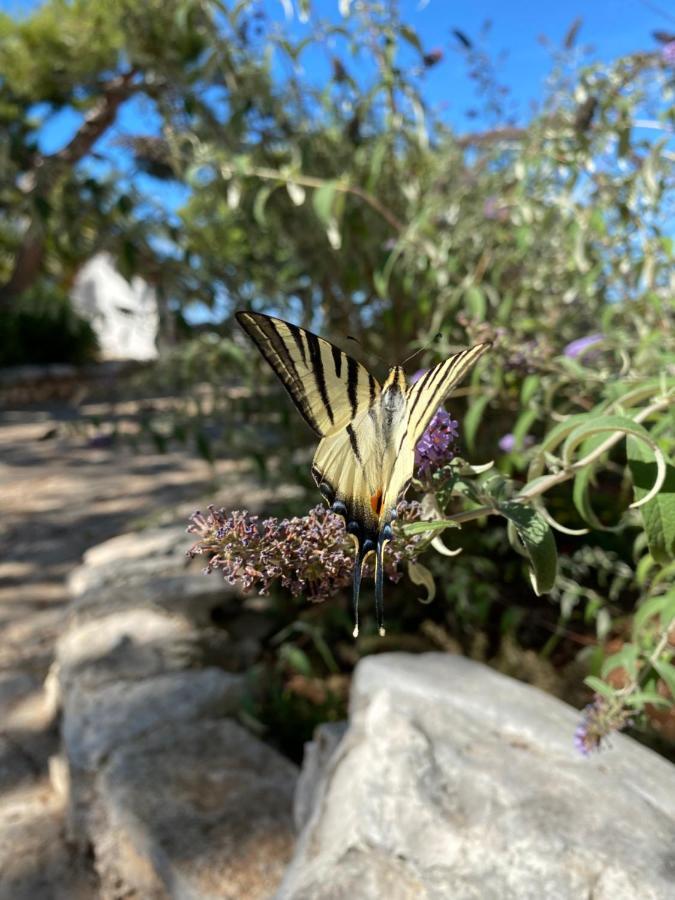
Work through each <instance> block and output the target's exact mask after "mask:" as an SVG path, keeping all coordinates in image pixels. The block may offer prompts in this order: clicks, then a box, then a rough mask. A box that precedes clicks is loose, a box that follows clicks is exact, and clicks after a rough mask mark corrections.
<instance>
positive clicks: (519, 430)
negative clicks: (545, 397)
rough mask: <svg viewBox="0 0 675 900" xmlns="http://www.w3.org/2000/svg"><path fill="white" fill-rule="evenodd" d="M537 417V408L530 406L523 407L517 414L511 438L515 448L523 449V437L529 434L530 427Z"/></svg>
mask: <svg viewBox="0 0 675 900" xmlns="http://www.w3.org/2000/svg"><path fill="white" fill-rule="evenodd" d="M538 418H539V410H538V409H536V408H532V407H530V409H525V410H523V412H521V414H520V415H519V416H518V419H517V420H516V424H515V425H514V426H513V439H514V448H515V449H516V450H523V449H524V446H525V438H526V437H527V435H528V434H529V431H530V428H531V427H532V426H533V425H534V423H535V422H536V421H537V419H538Z"/></svg>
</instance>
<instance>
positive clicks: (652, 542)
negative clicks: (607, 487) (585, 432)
mask: <svg viewBox="0 0 675 900" xmlns="http://www.w3.org/2000/svg"><path fill="white" fill-rule="evenodd" d="M626 449H627V454H628V465H629V467H630V471H631V475H632V477H633V490H634V491H635V498H636V500H641V499H642V498H643V497H644V496H645V495H646V494H647V492H648V491H649V490H650V488H651V486H652V485H653V484H654V482H655V480H656V477H657V464H656V462H655V460H654V458H653V457H652V455H651V453H650V452H649V450H648V449H647V447H645V445H644V443H642V442H640V441H637V440H635V439H634V438H633V437H629V438H628V441H627V442H626ZM640 514H641V516H642V522H643V524H644V527H645V531H646V532H647V543H648V545H649V552H650V553H651V555H652V556H653V557H654V559H655V560H656V561H657V562H658V563H661V564H662V565H665V564H666V563H668V562H670V560H672V559H673V558H675V466H673V465H672V464H670V463H667V464H666V477H665V481H664V482H663V484H662V485H661V490H660V491H659V493H658V494H657V495H656V496H655V497H653V498H652V499H651V500H649V501H648V502H647V503H645V504H644V506H641V507H640Z"/></svg>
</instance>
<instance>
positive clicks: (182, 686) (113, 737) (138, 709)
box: [61, 668, 243, 772]
mask: <svg viewBox="0 0 675 900" xmlns="http://www.w3.org/2000/svg"><path fill="white" fill-rule="evenodd" d="M242 686H243V685H242V678H241V676H239V675H232V674H230V673H227V672H223V671H222V670H221V669H216V668H209V669H202V670H197V671H185V672H173V673H165V674H162V675H158V676H156V677H154V678H146V679H145V680H143V681H140V682H133V681H115V682H113V683H112V684H107V685H104V686H103V687H100V688H98V689H95V690H91V689H88V688H87V687H86V686H83V685H80V684H79V683H75V684H73V685H72V686H71V687H70V689H69V690H67V691H65V692H64V709H63V722H62V726H61V733H62V739H63V742H64V747H65V751H66V754H67V756H68V759H69V761H70V764H71V766H75V767H76V768H78V769H83V770H85V771H90V772H93V771H94V770H95V769H97V768H98V766H100V765H101V763H102V762H103V761H104V760H105V759H106V758H107V757H108V756H109V754H110V752H111V751H112V750H113V749H114V748H116V747H119V746H121V745H123V744H125V743H128V742H129V741H133V740H136V739H137V738H139V737H141V736H142V735H146V734H148V733H150V732H152V731H155V730H157V729H158V728H159V727H160V726H162V725H165V724H167V723H182V722H190V721H192V722H196V721H197V720H198V719H199V718H202V717H205V716H218V715H223V716H224V715H228V714H231V713H233V712H234V711H235V709H236V708H237V706H238V704H239V702H240V700H241V693H242ZM195 727H196V726H195Z"/></svg>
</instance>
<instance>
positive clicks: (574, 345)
mask: <svg viewBox="0 0 675 900" xmlns="http://www.w3.org/2000/svg"><path fill="white" fill-rule="evenodd" d="M604 339H605V336H604V334H600V333H598V334H589V335H587V336H586V337H582V338H577V340H576V341H572V342H571V343H570V344H568V345H567V346H566V347H565V349H564V350H563V353H564V355H565V356H566V357H568V359H578V357H580V356H583V355H584V354H585V352H586V351H587V350H588V349H589V348H590V347H594V346H595V345H596V344H599V343H600V342H601V341H604Z"/></svg>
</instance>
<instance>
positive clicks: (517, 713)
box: [276, 653, 675, 900]
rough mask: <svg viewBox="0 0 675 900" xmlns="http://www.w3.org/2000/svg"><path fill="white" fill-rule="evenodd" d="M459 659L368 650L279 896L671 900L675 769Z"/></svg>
mask: <svg viewBox="0 0 675 900" xmlns="http://www.w3.org/2000/svg"><path fill="white" fill-rule="evenodd" d="M578 721H579V713H578V711H576V710H574V709H572V708H571V707H569V706H567V705H566V704H564V703H562V702H560V701H559V700H557V699H555V698H553V697H551V696H549V695H547V694H545V693H543V692H541V691H539V690H538V689H536V688H534V687H532V686H530V685H526V684H522V683H520V682H517V681H514V680H513V679H510V678H508V677H506V676H503V675H500V674H499V673H497V672H495V671H493V670H491V669H489V668H487V667H485V666H483V665H479V664H478V663H474V662H471V661H470V660H468V659H465V658H463V657H459V656H451V655H446V654H435V653H434V654H424V655H420V656H411V655H406V654H398V653H397V654H383V655H379V656H370V657H368V658H366V659H364V660H362V661H361V663H360V664H359V665H358V667H357V669H356V673H355V678H354V682H353V687H352V698H351V715H350V726H349V729H348V731H347V733H346V735H345V737H344V738H343V739H342V741H341V742H340V744H339V746H338V747H337V749H336V750H335V752H334V753H333V755H332V756H331V758H330V761H329V762H328V764H327V765H326V766H325V769H324V772H323V777H322V778H321V779H319V780H318V785H317V788H316V790H315V793H314V802H313V812H312V815H311V817H310V819H309V821H308V822H307V825H306V826H305V828H304V830H303V832H302V834H301V836H300V839H299V842H298V847H297V850H296V853H295V856H294V859H293V862H292V864H291V866H290V868H289V870H288V872H287V875H286V877H285V879H284V881H283V884H282V886H281V887H280V889H279V891H278V893H277V894H276V897H277V900H328V898H330V900H342V898H345V900H347V898H353V897H359V900H371V898H372V900H379V898H381V897H387V900H408V898H429V900H447V898H453V900H541V898H542V897H546V898H555V900H578V898H579V897H593V900H666V898H672V897H673V885H674V884H675V853H674V852H673V851H674V848H675V768H674V767H673V766H672V765H671V764H670V763H668V762H667V761H666V760H665V759H663V758H661V757H659V756H658V755H656V754H655V753H653V752H652V751H650V750H648V749H646V748H644V747H642V746H640V745H639V744H637V743H636V742H634V741H633V740H631V739H630V738H628V737H626V736H623V735H617V736H616V737H615V738H614V740H613V742H612V748H611V750H608V751H607V752H604V753H600V754H597V755H595V756H593V757H592V758H590V759H585V758H583V757H581V756H580V755H579V754H578V753H577V751H576V750H575V749H574V746H573V742H572V738H573V733H574V729H575V727H576V725H577V724H578Z"/></svg>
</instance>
